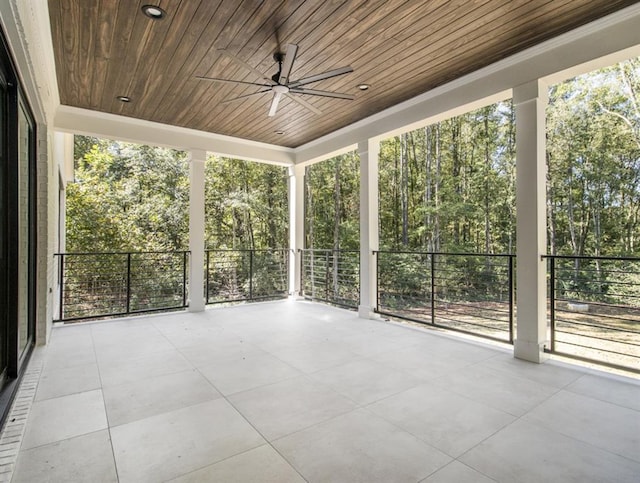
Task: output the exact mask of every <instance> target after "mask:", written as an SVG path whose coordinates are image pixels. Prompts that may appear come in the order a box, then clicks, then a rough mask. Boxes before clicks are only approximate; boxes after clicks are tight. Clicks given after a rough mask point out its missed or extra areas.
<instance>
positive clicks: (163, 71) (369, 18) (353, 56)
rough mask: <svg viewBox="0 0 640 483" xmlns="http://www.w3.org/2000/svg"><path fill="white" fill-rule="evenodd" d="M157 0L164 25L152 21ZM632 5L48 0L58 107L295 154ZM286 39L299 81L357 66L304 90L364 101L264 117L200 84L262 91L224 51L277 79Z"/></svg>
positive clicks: (625, 1)
mask: <svg viewBox="0 0 640 483" xmlns="http://www.w3.org/2000/svg"><path fill="white" fill-rule="evenodd" d="M150 3H153V4H155V5H158V6H160V7H161V8H162V9H164V10H165V11H166V12H167V15H166V17H165V18H164V19H162V20H152V19H150V18H148V17H147V16H145V15H144V14H143V13H142V11H141V7H142V6H143V5H145V4H150ZM633 3H636V2H635V1H629V0H450V1H445V0H346V1H345V0H306V1H305V0H264V1H259V0H49V9H50V16H51V28H52V35H53V45H54V51H55V58H56V69H57V76H58V85H59V89H60V99H61V102H62V104H64V105H69V106H76V107H81V108H85V109H92V110H97V111H103V112H109V113H114V114H121V115H124V116H130V117H135V118H140V119H147V120H150V121H157V122H162V123H167V124H172V125H176V126H183V127H188V128H193V129H198V130H202V131H209V132H214V133H219V134H226V135H231V136H236V137H240V138H245V139H251V140H256V141H263V142H267V143H272V144H279V145H283V146H290V147H295V146H299V145H301V144H304V143H306V142H309V141H311V140H313V139H316V138H318V137H320V136H322V135H324V134H327V133H330V132H332V131H334V130H336V129H338V128H341V127H343V126H347V125H349V124H351V123H353V122H355V121H358V120H360V119H363V118H365V117H367V116H370V115H371V114H374V113H376V112H379V111H381V110H383V109H385V108H388V107H390V106H393V105H395V104H397V103H399V102H402V101H404V100H407V99H409V98H411V97H414V96H416V95H418V94H421V93H423V92H425V91H427V90H429V89H432V88H434V87H436V86H438V85H441V84H444V83H446V82H448V81H451V80H452V79H455V78H457V77H459V76H462V75H464V74H467V73H469V72H472V71H474V70H477V69H479V68H481V67H484V66H486V65H489V64H491V63H493V62H496V61H498V60H500V59H503V58H505V57H507V56H509V55H512V54H514V53H516V52H518V51H521V50H523V49H526V48H527V47H531V46H532V45H535V44H537V43H539V42H541V41H544V40H547V39H549V38H552V37H554V36H557V35H559V34H561V33H563V32H566V31H568V30H571V29H573V28H576V27H578V26H580V25H583V24H585V23H587V22H590V21H592V20H595V19H597V18H599V17H602V16H604V15H606V14H609V13H612V12H614V11H616V10H618V9H620V8H623V7H625V6H628V5H630V4H633ZM289 43H295V44H297V45H298V46H299V51H298V56H297V58H296V62H295V65H294V66H293V71H292V75H291V78H292V79H294V80H295V79H299V78H303V77H307V76H309V75H312V74H316V73H321V72H325V71H328V70H331V69H334V68H337V67H342V66H345V65H351V66H352V67H353V69H354V72H353V73H351V74H347V75H343V76H340V77H336V78H333V79H328V80H323V81H321V82H318V83H316V84H312V85H309V86H305V87H310V88H314V89H322V90H329V91H338V92H345V93H349V94H353V95H354V96H355V100H353V101H349V100H342V99H328V98H321V97H312V96H304V99H305V100H307V101H308V102H310V103H311V104H313V105H314V106H315V107H317V108H319V109H320V110H321V111H322V114H314V113H312V112H310V111H309V110H307V109H305V108H304V107H302V106H300V105H299V104H297V103H295V102H292V101H291V100H289V99H287V98H283V100H282V101H281V102H280V107H279V109H278V112H277V114H276V116H274V117H268V116H267V113H268V111H269V106H270V103H271V96H272V94H271V93H265V94H261V95H257V96H252V97H250V98H248V99H246V100H241V101H234V102H230V103H226V104H221V102H222V101H224V100H225V99H229V98H232V97H237V96H240V95H243V94H248V93H251V92H255V91H257V90H259V89H260V88H259V87H253V86H241V85H233V84H222V83H213V82H206V81H202V80H198V79H196V76H208V77H221V78H225V79H234V80H244V81H247V82H261V79H259V78H258V77H257V75H256V74H255V73H252V72H250V71H248V70H247V69H245V68H243V67H241V66H239V65H238V63H236V62H233V60H231V59H229V58H228V57H227V56H225V55H221V54H220V52H219V50H220V49H225V50H227V51H229V52H230V53H232V54H234V55H235V56H237V57H238V58H240V59H242V60H243V61H245V62H247V63H248V64H249V65H251V66H252V67H255V68H257V69H258V70H259V71H260V72H263V73H264V74H265V75H266V76H268V77H270V76H271V75H273V74H275V73H276V72H277V65H276V63H275V61H274V60H273V54H274V52H276V51H278V50H285V48H286V44H289ZM361 83H366V84H370V86H371V87H370V89H369V90H368V91H360V90H358V88H357V86H358V85H359V84H361ZM117 96H128V97H130V98H131V102H129V103H122V102H120V101H119V100H117ZM277 131H284V134H277V133H276V132H277Z"/></svg>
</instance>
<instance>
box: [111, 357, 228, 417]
mask: <svg viewBox="0 0 640 483" xmlns="http://www.w3.org/2000/svg"><path fill="white" fill-rule="evenodd" d="M103 392H104V401H105V406H106V408H107V416H108V418H109V425H110V426H111V427H113V426H118V425H120V424H125V423H130V422H131V421H136V420H138V419H143V418H148V417H150V416H155V415H156V414H161V413H164V412H167V411H172V410H174V409H180V408H183V407H186V406H193V405H194V404H198V403H201V402H205V401H210V400H212V399H217V398H219V397H220V393H219V392H218V391H216V390H215V389H214V388H213V387H212V386H211V384H209V382H208V381H207V380H206V379H205V378H204V377H202V375H201V374H200V373H199V372H197V371H195V370H191V371H185V372H176V373H174V374H166V375H162V376H156V377H150V378H148V379H142V380H140V381H136V382H131V383H128V384H119V385H116V386H107V387H105V388H104V389H103Z"/></svg>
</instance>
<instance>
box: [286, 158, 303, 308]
mask: <svg viewBox="0 0 640 483" xmlns="http://www.w3.org/2000/svg"><path fill="white" fill-rule="evenodd" d="M289 248H290V253H289V296H290V297H292V298H296V297H298V296H299V295H300V290H301V287H300V281H301V266H300V260H301V258H302V255H301V254H300V253H298V250H300V249H302V248H304V166H290V167H289Z"/></svg>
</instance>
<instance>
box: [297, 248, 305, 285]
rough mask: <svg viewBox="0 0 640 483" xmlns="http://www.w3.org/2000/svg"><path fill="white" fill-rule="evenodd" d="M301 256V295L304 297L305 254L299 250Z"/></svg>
mask: <svg viewBox="0 0 640 483" xmlns="http://www.w3.org/2000/svg"><path fill="white" fill-rule="evenodd" d="M298 253H299V254H300V295H301V296H304V252H303V251H302V249H301V248H298Z"/></svg>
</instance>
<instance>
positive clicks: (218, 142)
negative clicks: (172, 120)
mask: <svg viewBox="0 0 640 483" xmlns="http://www.w3.org/2000/svg"><path fill="white" fill-rule="evenodd" d="M54 128H55V129H56V130H58V131H63V132H70V133H73V134H84V135H87V136H96V137H101V138H108V139H117V140H119V141H128V142H133V143H139V144H149V145H153V146H164V147H168V148H174V149H181V150H191V149H199V150H204V151H208V152H210V153H214V154H218V155H220V156H227V157H231V158H239V159H247V160H249V161H258V162H261V163H268V164H275V165H280V166H291V165H293V164H294V152H293V149H291V148H287V147H283V146H275V145H272V144H265V143H259V142H256V141H249V140H245V139H240V138H234V137H231V136H223V135H221V134H213V133H208V132H204V131H197V130H195V129H187V128H183V127H176V126H170V125H168V124H161V123H157V122H151V121H144V120H141V119H134V118H130V117H124V116H118V115H116V114H108V113H103V112H98V111H90V110H88V109H80V108H77V107H69V106H59V107H58V109H57V110H56V115H55V118H54Z"/></svg>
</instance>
